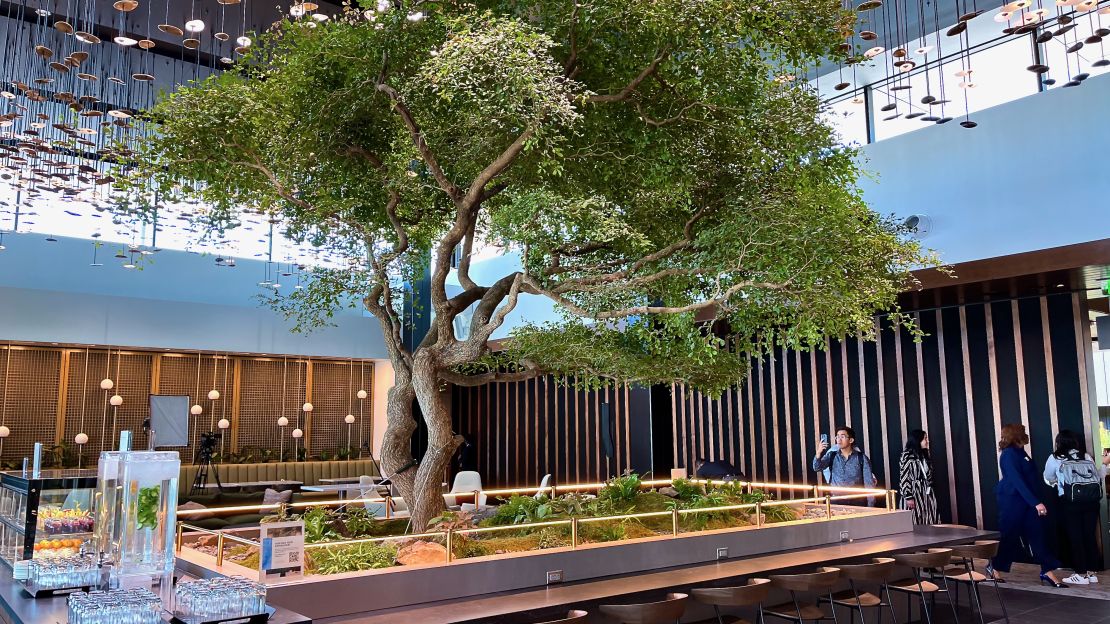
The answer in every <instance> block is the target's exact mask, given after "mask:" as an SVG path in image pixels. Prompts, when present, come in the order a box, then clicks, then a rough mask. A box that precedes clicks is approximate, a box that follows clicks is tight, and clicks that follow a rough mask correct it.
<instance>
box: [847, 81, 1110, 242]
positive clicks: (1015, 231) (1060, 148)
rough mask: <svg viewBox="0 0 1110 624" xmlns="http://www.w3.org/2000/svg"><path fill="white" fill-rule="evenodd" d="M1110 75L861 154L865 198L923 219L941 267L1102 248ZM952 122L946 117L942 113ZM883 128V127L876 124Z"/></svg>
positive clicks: (1109, 183) (1109, 187) (1108, 227)
mask: <svg viewBox="0 0 1110 624" xmlns="http://www.w3.org/2000/svg"><path fill="white" fill-rule="evenodd" d="M1108 106H1110V75H1102V76H1096V77H1094V78H1091V79H1089V80H1087V81H1086V82H1085V83H1083V85H1082V86H1080V87H1077V88H1069V89H1053V90H1051V91H1048V92H1045V93H1038V94H1035V95H1031V96H1028V97H1025V98H1022V99H1019V100H1014V101H1012V102H1009V103H1007V104H1002V105H1000V106H996V107H994V108H989V109H986V110H984V111H980V112H979V113H976V114H974V115H973V116H972V118H973V119H974V120H975V121H977V122H978V123H979V126H978V127H977V128H973V129H970V130H969V129H965V128H962V127H960V126H959V125H958V124H957V121H959V119H957V120H956V121H953V122H951V123H948V124H944V125H940V126H938V125H935V124H924V123H923V124H922V129H921V130H917V131H914V132H910V133H907V134H903V135H900V136H897V137H894V138H891V139H887V140H884V141H879V142H878V143H873V144H871V145H868V146H866V147H865V148H864V149H863V153H864V155H865V156H866V158H867V161H866V162H865V163H864V167H865V168H866V169H868V170H870V171H872V172H874V173H875V174H876V175H877V179H875V180H865V181H863V184H862V187H863V190H864V196H865V198H866V199H867V202H868V203H869V204H870V205H871V207H872V208H873V209H874V210H876V211H877V212H879V213H882V214H889V213H894V214H897V215H899V216H902V217H905V216H909V215H911V214H925V215H928V216H929V217H931V219H932V221H933V232H932V234H930V235H929V236H927V237H926V238H924V239H923V243H925V244H926V245H927V246H929V247H930V248H933V249H935V250H937V251H938V252H939V253H940V255H941V260H942V261H944V262H953V263H954V262H964V261H967V260H978V259H983V258H993V257H997V256H1004V255H1009V254H1014V253H1020V252H1024V251H1032V250H1036V249H1047V248H1050V247H1058V246H1061V245H1070V244H1073V243H1081V242H1086V241H1092V240H1100V239H1104V238H1110V219H1108V218H1107V217H1108V216H1110V211H1108V210H1107V203H1108V198H1110V175H1108V173H1107V168H1106V159H1107V156H1108V155H1110V128H1108V127H1107V125H1106V123H1105V120H1104V119H1103V117H1104V116H1105V112H1106V110H1107V107H1108ZM949 112H951V111H949ZM880 123H881V122H880Z"/></svg>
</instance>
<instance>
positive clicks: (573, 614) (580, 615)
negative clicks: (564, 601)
mask: <svg viewBox="0 0 1110 624" xmlns="http://www.w3.org/2000/svg"><path fill="white" fill-rule="evenodd" d="M589 614H590V613H589V612H588V611H582V610H581V609H575V610H573V611H567V616H566V617H565V618H563V619H561V620H551V621H548V622H540V624H567V623H568V622H584V621H585V620H586V616H587V615H589Z"/></svg>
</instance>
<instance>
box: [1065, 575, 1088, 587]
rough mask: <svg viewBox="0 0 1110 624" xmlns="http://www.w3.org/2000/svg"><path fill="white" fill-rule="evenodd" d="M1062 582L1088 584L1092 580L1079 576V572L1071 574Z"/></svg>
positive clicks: (1066, 583)
mask: <svg viewBox="0 0 1110 624" xmlns="http://www.w3.org/2000/svg"><path fill="white" fill-rule="evenodd" d="M1061 582H1062V583H1064V584H1065V585H1088V584H1090V581H1088V580H1087V577H1085V576H1079V574H1078V573H1075V574H1072V575H1071V576H1069V577H1068V578H1066V579H1064V580H1063V581H1061Z"/></svg>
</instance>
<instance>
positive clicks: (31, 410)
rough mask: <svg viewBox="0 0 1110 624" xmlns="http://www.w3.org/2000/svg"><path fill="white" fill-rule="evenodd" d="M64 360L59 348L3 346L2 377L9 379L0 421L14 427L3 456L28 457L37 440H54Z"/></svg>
mask: <svg viewBox="0 0 1110 624" xmlns="http://www.w3.org/2000/svg"><path fill="white" fill-rule="evenodd" d="M61 360H62V358H61V353H60V352H58V351H48V350H45V349H34V348H25V347H18V346H17V347H12V348H11V350H10V351H9V349H8V348H7V347H6V346H5V347H0V379H7V387H6V388H0V406H2V410H0V411H2V413H0V424H3V425H5V426H7V427H8V428H9V429H11V435H10V436H9V437H8V439H6V440H4V450H3V456H2V457H0V459H4V460H8V461H15V460H18V459H19V458H22V457H29V456H30V455H31V450H32V448H33V447H34V444H35V442H42V443H43V444H44V445H45V446H48V447H49V446H50V445H51V444H53V442H54V437H55V431H56V429H57V409H58V374H59V368H60V366H61ZM9 362H10V368H9V366H8V365H9ZM30 424H33V428H32V427H28V425H30Z"/></svg>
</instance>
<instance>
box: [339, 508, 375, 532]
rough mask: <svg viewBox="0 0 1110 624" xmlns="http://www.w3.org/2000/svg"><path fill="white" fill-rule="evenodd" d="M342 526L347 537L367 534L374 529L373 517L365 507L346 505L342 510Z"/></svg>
mask: <svg viewBox="0 0 1110 624" xmlns="http://www.w3.org/2000/svg"><path fill="white" fill-rule="evenodd" d="M343 526H344V528H345V529H346V534H347V536H348V537H361V536H363V535H369V534H370V533H371V532H372V531H373V530H374V518H373V516H371V515H370V512H368V511H366V508H365V507H348V508H347V510H346V511H344V512H343Z"/></svg>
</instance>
